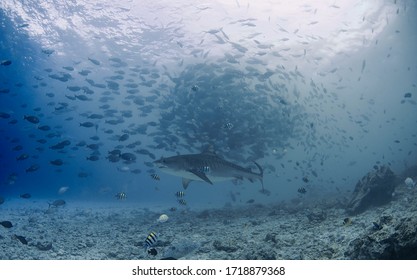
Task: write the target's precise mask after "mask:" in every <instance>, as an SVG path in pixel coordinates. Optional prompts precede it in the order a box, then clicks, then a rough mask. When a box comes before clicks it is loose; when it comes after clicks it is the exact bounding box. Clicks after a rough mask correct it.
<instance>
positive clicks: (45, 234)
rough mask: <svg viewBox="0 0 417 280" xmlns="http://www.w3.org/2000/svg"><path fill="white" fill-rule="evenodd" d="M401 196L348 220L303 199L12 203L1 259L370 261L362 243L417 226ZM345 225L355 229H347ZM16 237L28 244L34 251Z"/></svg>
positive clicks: (410, 202) (415, 207) (6, 210)
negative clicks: (204, 204) (196, 204)
mask: <svg viewBox="0 0 417 280" xmlns="http://www.w3.org/2000/svg"><path fill="white" fill-rule="evenodd" d="M396 193H397V194H396V196H395V197H394V199H393V200H392V201H391V202H390V203H388V204H386V205H384V206H380V207H373V208H371V209H369V210H367V211H365V212H363V213H362V214H359V215H356V216H349V215H347V214H346V212H345V210H344V209H343V207H341V206H340V207H338V206H337V205H338V204H337V203H330V202H326V201H322V202H317V201H316V202H308V201H307V200H303V199H301V200H299V201H297V202H293V203H286V204H282V203H281V204H276V205H274V204H269V205H262V204H256V203H252V204H246V205H242V206H233V205H228V206H227V207H226V206H225V207H224V208H219V209H206V210H193V209H187V208H186V207H183V208H180V207H178V209H177V210H176V211H174V212H172V211H170V210H169V208H168V207H167V208H164V207H160V209H157V208H151V207H147V208H143V206H142V207H141V206H138V205H137V204H134V203H130V202H128V201H123V202H122V201H117V202H115V203H91V202H79V201H70V200H69V201H67V203H66V205H65V206H62V207H56V208H55V207H51V208H48V203H47V202H48V201H46V200H45V201H44V200H36V201H30V200H14V201H13V200H12V201H6V202H5V203H4V204H2V205H0V213H1V215H0V221H6V220H7V221H10V222H12V224H13V227H11V228H5V227H3V226H0V259H2V260H11V259H20V260H40V259H47V260H57V259H64V260H74V259H81V260H96V259H99V260H106V259H112V260H135V259H161V258H175V259H193V260H201V259H203V260H211V259H248V260H253V259H287V260H294V259H351V258H367V257H366V256H367V255H366V254H365V255H363V254H362V253H358V254H356V253H355V252H354V250H356V248H359V247H360V246H359V247H358V244H359V243H360V242H362V241H360V240H362V239H363V238H364V237H365V238H367V239H372V238H374V239H375V240H376V239H378V238H379V239H381V240H382V239H384V238H385V239H386V238H387V236H393V234H394V236H398V234H397V235H395V234H396V232H395V231H396V230H397V228H398V223H401V222H402V221H410V220H412V219H413V220H412V222H413V223H414V222H415V220H416V217H417V191H416V188H414V189H408V188H406V187H404V186H403V187H401V188H397V191H396ZM49 202H50V201H49ZM151 209H152V210H151ZM161 214H167V215H168V216H169V219H168V221H166V222H164V223H159V222H157V219H158V217H159V216H160V215H161ZM346 218H350V221H351V223H350V221H349V222H347V223H345V224H344V220H345V219H346ZM382 218H383V219H385V220H387V221H388V222H386V224H383V225H382V229H375V225H374V222H376V223H380V221H381V219H382ZM413 225H414V224H412V227H413ZM414 229H415V230H417V225H416V226H414ZM151 231H154V232H156V233H157V235H158V240H157V242H156V243H155V244H154V248H155V249H156V251H157V255H156V256H152V255H149V254H148V253H147V250H145V249H144V247H143V244H144V241H145V239H146V237H147V235H148V234H149V233H150V232H151ZM16 236H21V237H24V239H25V240H26V241H27V244H24V243H23V242H22V241H21V240H19V238H17V237H16ZM355 244H356V245H355ZM355 246H356V247H355ZM378 246H379V245H378ZM361 254H362V257H361ZM368 256H369V255H368ZM370 256H371V257H368V258H373V257H372V256H374V255H370ZM388 258H389V257H388Z"/></svg>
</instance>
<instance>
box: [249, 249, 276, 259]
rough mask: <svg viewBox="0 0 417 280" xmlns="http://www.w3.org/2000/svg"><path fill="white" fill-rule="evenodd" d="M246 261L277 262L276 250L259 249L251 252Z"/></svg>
mask: <svg viewBox="0 0 417 280" xmlns="http://www.w3.org/2000/svg"><path fill="white" fill-rule="evenodd" d="M244 259H246V260H276V259H277V255H276V253H275V251H274V250H271V249H269V250H268V249H266V248H258V249H257V250H255V251H251V252H250V253H248V254H246V256H245V257H244Z"/></svg>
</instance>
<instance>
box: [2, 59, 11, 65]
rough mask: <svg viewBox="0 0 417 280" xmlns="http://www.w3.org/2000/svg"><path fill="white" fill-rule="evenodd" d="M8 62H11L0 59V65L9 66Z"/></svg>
mask: <svg viewBox="0 0 417 280" xmlns="http://www.w3.org/2000/svg"><path fill="white" fill-rule="evenodd" d="M10 64H12V61H11V60H2V61H0V65H1V66H9V65H10Z"/></svg>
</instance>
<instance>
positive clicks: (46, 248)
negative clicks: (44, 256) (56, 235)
mask: <svg viewBox="0 0 417 280" xmlns="http://www.w3.org/2000/svg"><path fill="white" fill-rule="evenodd" d="M35 246H36V248H38V249H39V250H40V251H49V250H51V249H52V243H51V242H45V243H41V242H38V243H36V245H35Z"/></svg>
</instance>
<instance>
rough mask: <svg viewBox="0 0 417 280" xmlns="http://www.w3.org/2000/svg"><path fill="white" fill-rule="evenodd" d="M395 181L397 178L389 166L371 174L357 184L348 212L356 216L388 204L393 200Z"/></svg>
mask: <svg viewBox="0 0 417 280" xmlns="http://www.w3.org/2000/svg"><path fill="white" fill-rule="evenodd" d="M395 181H396V176H395V174H394V172H392V171H391V169H390V168H389V167H388V166H382V167H380V168H378V170H374V171H371V172H369V173H368V174H367V175H365V176H364V177H363V178H362V179H361V180H360V181H359V182H358V183H357V184H356V186H355V190H354V192H353V194H352V197H351V199H350V202H349V203H348V205H347V208H346V211H347V212H348V213H349V214H351V215H356V214H359V213H361V212H364V211H365V210H367V209H368V208H369V207H372V206H380V205H383V204H386V203H388V202H389V201H391V199H392V193H393V191H394V189H395V185H396V184H395Z"/></svg>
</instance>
